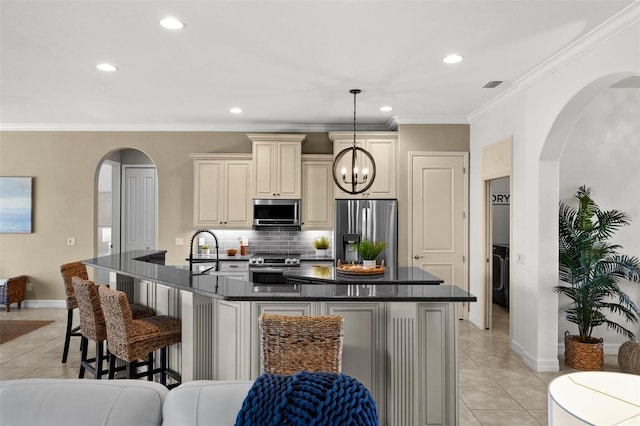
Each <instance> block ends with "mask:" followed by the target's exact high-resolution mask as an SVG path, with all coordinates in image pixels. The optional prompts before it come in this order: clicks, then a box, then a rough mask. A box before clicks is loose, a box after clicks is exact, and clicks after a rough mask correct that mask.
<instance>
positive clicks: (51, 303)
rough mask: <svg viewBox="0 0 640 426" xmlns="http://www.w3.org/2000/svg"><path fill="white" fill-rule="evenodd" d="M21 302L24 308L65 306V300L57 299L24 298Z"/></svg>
mask: <svg viewBox="0 0 640 426" xmlns="http://www.w3.org/2000/svg"><path fill="white" fill-rule="evenodd" d="M22 304H23V305H24V307H25V308H66V307H67V302H66V301H65V300H58V299H25V300H24V301H23V302H22Z"/></svg>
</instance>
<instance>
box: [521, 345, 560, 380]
mask: <svg viewBox="0 0 640 426" xmlns="http://www.w3.org/2000/svg"><path fill="white" fill-rule="evenodd" d="M511 350H512V351H513V352H514V353H515V354H516V355H518V356H519V357H520V358H522V361H524V363H525V364H526V365H527V366H528V367H529V368H531V369H532V370H534V371H536V372H537V373H546V372H556V371H560V362H559V361H558V358H549V359H538V358H536V357H534V356H533V355H531V354H530V353H528V352H527V351H525V350H524V347H523V346H522V345H521V344H519V343H518V342H516V341H514V340H512V341H511Z"/></svg>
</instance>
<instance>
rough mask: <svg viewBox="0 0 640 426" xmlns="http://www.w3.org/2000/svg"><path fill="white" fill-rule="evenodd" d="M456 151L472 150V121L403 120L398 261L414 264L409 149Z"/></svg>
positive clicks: (400, 138) (399, 149) (399, 146)
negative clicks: (409, 224) (409, 249)
mask: <svg viewBox="0 0 640 426" xmlns="http://www.w3.org/2000/svg"><path fill="white" fill-rule="evenodd" d="M412 151H452V152H459V151H462V152H469V125H467V124H403V125H400V126H399V127H398V170H399V172H398V174H399V175H398V183H399V185H398V188H399V191H398V218H399V219H398V223H399V224H400V226H399V227H398V228H399V229H398V263H399V265H400V266H407V265H410V262H411V259H410V254H409V253H407V247H408V244H409V236H408V235H407V226H406V222H407V218H408V217H409V212H408V211H407V206H408V205H409V185H408V182H409V174H408V172H409V152H412Z"/></svg>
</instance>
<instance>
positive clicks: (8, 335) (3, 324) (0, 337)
mask: <svg viewBox="0 0 640 426" xmlns="http://www.w3.org/2000/svg"><path fill="white" fill-rule="evenodd" d="M52 322H53V321H26V320H22V321H16V320H0V345H1V344H3V343H6V342H8V341H9V340H13V339H15V338H16V337H20V336H23V335H25V334H27V333H30V332H32V331H33V330H37V329H39V328H40V327H44V326H45V325H47V324H51V323H52Z"/></svg>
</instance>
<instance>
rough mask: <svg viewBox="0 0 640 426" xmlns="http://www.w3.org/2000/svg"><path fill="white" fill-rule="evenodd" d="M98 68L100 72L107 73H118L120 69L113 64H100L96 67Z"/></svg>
mask: <svg viewBox="0 0 640 426" xmlns="http://www.w3.org/2000/svg"><path fill="white" fill-rule="evenodd" d="M96 68H98V69H99V70H100V71H107V72H113V71H118V67H116V66H115V65H111V64H107V63H104V64H98V65H96Z"/></svg>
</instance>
